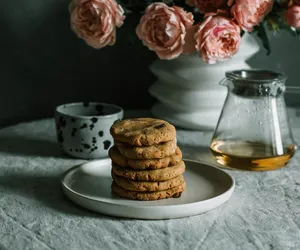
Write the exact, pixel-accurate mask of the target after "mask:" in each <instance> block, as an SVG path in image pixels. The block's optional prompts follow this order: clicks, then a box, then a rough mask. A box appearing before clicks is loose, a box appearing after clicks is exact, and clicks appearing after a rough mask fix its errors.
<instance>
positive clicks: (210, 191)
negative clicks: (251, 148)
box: [61, 159, 235, 219]
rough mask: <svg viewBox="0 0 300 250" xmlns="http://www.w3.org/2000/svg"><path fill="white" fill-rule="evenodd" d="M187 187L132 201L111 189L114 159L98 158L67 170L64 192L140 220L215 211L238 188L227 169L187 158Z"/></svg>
mask: <svg viewBox="0 0 300 250" xmlns="http://www.w3.org/2000/svg"><path fill="white" fill-rule="evenodd" d="M184 161H185V163H186V166H187V170H186V172H185V173H184V178H185V180H186V183H187V188H186V190H185V191H184V192H183V193H182V195H181V197H180V198H171V199H165V200H159V201H133V200H127V199H123V198H120V197H118V196H117V195H115V194H113V193H112V192H111V183H112V179H111V177H110V175H111V160H110V159H104V160H96V161H90V162H87V163H84V164H82V165H79V166H75V167H73V168H71V169H69V170H68V171H67V172H65V173H64V175H63V177H62V180H61V182H62V187H63V190H64V193H65V194H66V195H67V196H68V197H69V198H70V199H71V200H72V201H73V202H75V203H77V204H78V205H80V206H82V207H85V208H87V209H90V210H92V211H95V212H99V213H103V214H107V215H111V216H117V217H129V218H137V219H170V218H180V217H186V216H192V215H197V214H201V213H204V212H207V211H209V210H212V209H214V208H216V207H218V206H220V205H222V204H223V203H224V202H226V201H227V200H228V199H229V198H230V196H231V194H232V192H233V190H234V187H235V183H234V180H233V178H232V177H231V176H230V175H229V174H228V173H226V172H224V171H222V170H220V169H218V168H216V167H213V166H209V165H206V164H204V163H200V162H195V161H189V160H184Z"/></svg>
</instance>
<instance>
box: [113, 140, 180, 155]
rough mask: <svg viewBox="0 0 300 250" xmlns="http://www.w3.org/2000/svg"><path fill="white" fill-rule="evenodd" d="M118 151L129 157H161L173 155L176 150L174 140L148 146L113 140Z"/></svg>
mask: <svg viewBox="0 0 300 250" xmlns="http://www.w3.org/2000/svg"><path fill="white" fill-rule="evenodd" d="M115 145H116V146H117V148H118V150H119V152H120V153H121V154H122V155H123V156H125V157H126V158H129V159H140V160H141V159H161V158H166V157H169V156H171V155H174V154H175V152H176V148H177V144H176V140H173V141H168V142H163V143H160V144H155V145H151V146H148V147H137V146H131V145H129V144H125V143H121V142H118V141H115Z"/></svg>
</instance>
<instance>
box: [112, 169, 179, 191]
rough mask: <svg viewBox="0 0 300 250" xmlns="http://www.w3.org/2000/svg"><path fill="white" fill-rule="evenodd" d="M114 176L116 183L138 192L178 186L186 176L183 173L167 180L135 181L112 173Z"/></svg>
mask: <svg viewBox="0 0 300 250" xmlns="http://www.w3.org/2000/svg"><path fill="white" fill-rule="evenodd" d="M112 178H113V180H114V181H115V183H116V184H117V185H118V186H119V187H121V188H123V189H126V190H130V191H137V192H154V191H163V190H168V189H171V188H174V187H178V186H179V185H181V184H182V183H184V178H183V176H182V175H180V176H178V177H175V178H173V179H170V180H167V181H161V182H157V181H133V180H130V179H126V178H123V177H120V176H118V175H115V174H114V173H113V174H112Z"/></svg>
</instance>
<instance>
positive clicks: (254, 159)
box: [210, 141, 296, 171]
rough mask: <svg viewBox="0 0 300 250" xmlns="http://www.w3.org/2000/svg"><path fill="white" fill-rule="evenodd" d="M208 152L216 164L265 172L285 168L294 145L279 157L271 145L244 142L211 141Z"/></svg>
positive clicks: (294, 148) (292, 153) (294, 147)
mask: <svg viewBox="0 0 300 250" xmlns="http://www.w3.org/2000/svg"><path fill="white" fill-rule="evenodd" d="M210 150H211V152H212V154H213V155H214V157H215V158H216V160H217V162H218V163H219V164H221V165H223V166H226V167H229V168H233V169H243V170H254V171H266V170H274V169H277V168H281V167H283V166H285V165H286V164H287V163H288V161H289V160H290V159H291V158H292V157H293V155H294V153H295V150H296V145H294V144H292V145H290V146H288V147H287V148H285V149H284V152H283V153H282V154H280V155H278V154H277V153H276V149H275V148H274V147H273V146H271V145H266V144H263V143H258V142H244V141H213V142H212V143H211V145H210Z"/></svg>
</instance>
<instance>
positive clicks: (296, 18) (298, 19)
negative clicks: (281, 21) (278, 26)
mask: <svg viewBox="0 0 300 250" xmlns="http://www.w3.org/2000/svg"><path fill="white" fill-rule="evenodd" d="M285 18H286V22H287V23H288V25H290V26H292V27H294V28H300V6H299V5H292V6H291V7H289V8H288V9H287V11H286V13H285Z"/></svg>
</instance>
